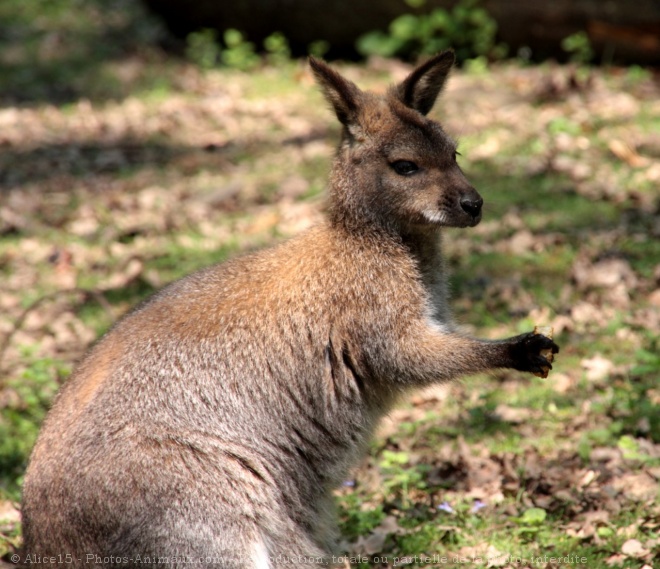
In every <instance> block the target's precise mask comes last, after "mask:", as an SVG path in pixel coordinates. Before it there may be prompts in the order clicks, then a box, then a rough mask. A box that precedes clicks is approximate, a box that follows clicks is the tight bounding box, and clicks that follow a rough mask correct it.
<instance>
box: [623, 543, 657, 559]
mask: <svg viewBox="0 0 660 569" xmlns="http://www.w3.org/2000/svg"><path fill="white" fill-rule="evenodd" d="M621 553H623V554H624V555H626V556H628V557H635V558H642V557H645V556H646V555H648V554H649V553H650V551H649V550H648V549H644V547H643V546H642V543H641V542H640V541H639V540H638V539H629V540H628V541H626V542H625V543H624V544H623V545H622V546H621Z"/></svg>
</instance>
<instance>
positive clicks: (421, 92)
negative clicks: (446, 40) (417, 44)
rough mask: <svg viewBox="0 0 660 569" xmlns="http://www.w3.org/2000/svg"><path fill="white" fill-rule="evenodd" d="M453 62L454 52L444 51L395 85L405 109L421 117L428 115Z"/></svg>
mask: <svg viewBox="0 0 660 569" xmlns="http://www.w3.org/2000/svg"><path fill="white" fill-rule="evenodd" d="M454 61H455V57H454V52H453V51H452V50H446V51H442V52H440V53H439V54H438V55H436V56H434V57H432V58H431V59H429V60H428V61H426V62H424V63H422V65H420V66H419V67H417V68H416V69H415V70H414V71H413V72H412V73H411V74H410V75H408V77H406V78H405V79H404V81H403V82H402V83H400V84H399V85H397V87H396V94H397V96H398V98H399V99H400V100H401V102H402V103H403V104H404V105H406V106H407V107H410V108H411V109H415V110H416V111H419V112H420V113H422V114H423V115H426V114H428V113H429V112H430V111H431V109H432V108H433V105H434V104H435V100H436V99H437V98H438V95H439V94H440V91H442V88H443V87H444V85H445V81H446V80H447V77H448V76H449V72H450V71H451V68H452V66H453V65H454Z"/></svg>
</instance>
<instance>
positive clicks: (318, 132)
mask: <svg viewBox="0 0 660 569" xmlns="http://www.w3.org/2000/svg"><path fill="white" fill-rule="evenodd" d="M340 67H341V70H342V72H344V73H345V74H346V75H347V76H348V77H350V78H351V79H353V80H354V81H356V82H357V83H358V84H360V85H361V86H363V87H369V88H374V89H384V88H385V87H386V86H387V85H388V84H389V83H390V82H392V81H397V80H400V79H401V78H402V77H403V76H405V74H406V72H407V71H408V70H409V67H407V66H406V65H404V64H401V63H396V62H390V61H383V60H372V61H370V62H369V64H367V65H350V66H348V65H342V66H340ZM101 72H103V73H106V74H108V75H109V76H112V77H113V81H114V83H113V84H112V85H113V86H114V87H113V89H114V90H112V93H111V96H107V95H104V94H103V93H100V92H99V89H98V88H95V89H90V90H88V91H85V89H84V83H82V84H81V85H82V87H80V89H79V91H80V92H76V93H75V94H74V95H75V96H74V95H71V96H69V95H68V94H67V96H66V97H59V95H58V96H56V95H57V93H56V94H55V95H53V94H52V93H50V94H49V92H48V89H47V88H45V87H44V93H41V91H38V92H36V95H35V94H34V93H32V95H34V96H29V97H27V96H26V98H27V99H29V100H19V99H20V98H19V99H16V100H14V101H10V102H8V103H7V104H6V105H5V106H4V107H3V108H2V109H0V203H1V208H0V275H1V278H0V413H1V415H0V555H2V554H5V558H6V559H10V556H11V552H12V551H13V548H15V547H16V546H17V545H18V544H19V543H20V525H19V523H18V512H17V508H18V499H19V495H20V483H21V475H22V473H23V471H24V468H25V463H26V457H27V455H28V453H29V450H30V448H31V445H32V444H33V442H34V439H35V436H36V433H37V429H38V425H39V423H40V421H41V420H42V419H43V416H44V413H45V410H46V409H47V407H48V405H49V403H50V401H51V400H52V397H53V395H54V393H55V392H56V390H57V388H58V386H59V385H60V384H61V383H62V382H64V381H65V380H66V377H67V376H68V374H69V373H70V371H71V368H72V366H73V365H74V362H75V361H76V359H77V358H79V357H80V356H81V354H82V353H83V352H84V350H85V349H86V347H87V346H89V345H90V343H91V342H93V341H94V339H95V338H97V337H98V336H99V335H100V334H101V333H102V332H103V331H104V330H106V329H107V328H108V327H109V326H110V324H111V323H112V322H113V321H115V320H116V319H117V318H118V317H119V316H120V315H121V314H122V313H124V312H125V311H126V310H128V309H129V308H130V307H131V306H133V305H135V303H136V302H138V301H139V300H140V299H142V298H144V297H145V296H147V295H148V294H150V293H152V292H154V291H155V290H157V289H158V288H159V287H161V286H162V285H163V284H165V283H167V282H170V281H171V280H173V279H175V278H177V277H179V276H181V275H184V274H186V273H189V272H190V271H192V270H194V269H197V268H199V267H203V266H206V265H208V264H211V263H213V262H218V261H222V260H224V259H226V258H228V257H230V256H232V255H236V254H240V253H241V252H243V251H246V250H251V249H254V248H258V247H262V246H267V245H268V244H271V243H274V242H277V241H280V240H282V239H285V238H287V237H289V236H291V235H295V234H296V233H298V232H300V231H303V230H305V228H307V227H309V226H310V225H312V224H314V223H315V222H317V221H318V220H319V219H320V218H321V216H322V215H323V190H324V185H325V183H326V179H327V174H328V169H329V162H330V160H331V157H332V154H333V151H334V146H335V144H336V142H337V140H338V133H339V129H338V126H337V124H336V121H335V119H334V117H333V116H332V114H331V112H330V111H329V110H328V109H327V108H326V105H325V104H324V102H323V101H322V97H321V95H320V94H319V93H318V90H317V89H316V88H315V86H314V84H313V81H312V77H311V75H310V73H309V71H308V70H307V68H306V66H305V64H304V62H280V63H279V64H278V65H264V66H262V67H260V68H258V69H257V70H255V71H253V72H251V73H244V72H240V71H235V70H230V69H211V70H207V71H202V70H200V69H199V68H197V67H195V66H194V65H191V64H190V63H186V62H185V61H182V60H173V59H169V58H166V57H165V56H163V55H162V54H158V53H147V54H140V55H135V56H132V57H125V58H122V59H118V60H115V61H113V62H111V63H109V64H108V67H107V68H104V69H99V70H95V75H94V77H97V76H100V74H101ZM136 78H139V80H138V79H136ZM26 93H27V94H28V95H29V94H30V93H31V92H29V90H28V91H26ZM58 93H59V92H58ZM659 95H660V87H659V83H658V77H657V75H656V76H655V77H654V76H653V74H651V73H650V72H648V71H645V70H642V69H638V68H631V69H612V68H608V69H585V68H581V67H573V66H562V67H560V66H556V65H552V64H545V65H541V66H534V67H528V66H524V65H522V64H519V63H516V62H512V63H507V64H499V65H494V66H491V67H488V68H486V67H484V66H483V65H482V64H480V63H477V64H474V65H471V66H470V65H468V66H467V67H466V68H465V69H463V70H460V71H457V72H456V73H455V74H454V76H453V78H452V79H451V80H450V83H449V85H448V88H447V89H446V91H445V93H444V95H443V98H442V100H441V101H440V103H439V104H438V105H437V107H436V109H435V110H434V111H433V116H434V117H435V118H437V119H439V120H440V121H441V122H442V123H443V125H444V126H445V129H446V130H447V131H448V132H449V133H450V134H452V135H453V136H455V137H457V138H458V139H459V141H460V144H459V151H460V153H461V156H460V158H459V163H460V164H461V166H462V168H463V169H464V170H465V172H466V174H467V175H468V178H469V179H470V180H471V181H472V182H473V184H474V185H475V187H476V188H477V189H478V190H479V191H480V193H481V194H482V196H483V197H484V200H485V206H484V220H483V222H482V223H481V224H480V225H479V226H477V227H476V228H474V229H461V230H458V229H456V230H448V231H447V232H446V238H445V242H446V249H447V255H448V259H449V267H450V269H451V272H452V275H453V276H452V294H453V298H454V300H453V305H454V307H455V311H456V315H457V319H458V320H459V322H461V323H462V324H463V325H464V326H465V329H466V330H468V331H470V332H471V333H474V334H476V335H479V336H483V337H491V338H500V337H506V336H511V335H513V334H516V333H521V332H524V331H528V330H531V329H532V328H533V327H534V326H535V325H552V326H553V327H554V332H555V338H556V340H557V342H558V343H559V344H560V346H561V353H560V354H559V357H558V359H557V361H556V364H555V368H554V370H553V371H552V372H551V373H550V375H549V377H548V378H547V379H540V378H535V377H531V376H530V377H528V376H525V375H522V374H519V373H517V372H513V371H503V372H498V373H494V374H490V375H483V376H477V377H471V378H465V379H464V380H463V381H461V382H458V383H455V384H452V385H450V386H444V387H441V388H436V389H433V390H430V391H427V392H424V393H416V394H413V395H412V396H411V397H410V399H409V400H408V401H405V402H404V403H402V405H401V406H399V407H398V408H397V409H396V410H395V411H394V412H393V413H392V414H391V416H390V417H389V418H388V419H387V420H386V421H385V422H384V424H383V425H382V428H381V429H380V431H379V433H378V436H377V438H376V439H375V441H374V443H373V445H372V446H371V449H370V454H369V457H368V458H366V459H365V461H364V462H363V463H362V464H361V466H360V467H359V468H358V469H357V470H356V471H355V473H354V474H353V475H352V477H351V479H350V480H347V481H346V483H345V486H344V487H343V488H342V489H340V491H338V503H339V506H340V508H339V509H340V515H341V521H342V532H343V539H344V543H343V544H344V546H345V549H346V551H347V553H348V554H349V555H350V556H352V559H348V560H347V561H349V562H350V561H352V562H353V566H355V567H394V566H403V565H406V566H413V567H427V566H431V567H445V566H466V567H467V566H486V565H489V566H496V567H515V568H520V567H561V566H565V565H582V566H585V567H590V568H598V567H610V566H612V567H622V568H635V569H638V568H642V567H646V568H647V569H649V568H650V567H651V566H652V564H653V559H654V557H657V556H658V555H659V554H660V540H659V539H658V537H657V535H658V530H659V529H660V506H659V505H658V497H659V491H658V488H659V484H658V482H659V481H660V387H659V386H658V385H659V384H658V378H659V376H660V356H659V355H658V354H659V353H660V340H659V339H658V338H659V335H660V334H659V333H660V193H659V192H658V188H659V187H660V98H659ZM3 519H4V520H5V521H2V520H3Z"/></svg>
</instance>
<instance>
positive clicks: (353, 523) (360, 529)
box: [339, 493, 385, 539]
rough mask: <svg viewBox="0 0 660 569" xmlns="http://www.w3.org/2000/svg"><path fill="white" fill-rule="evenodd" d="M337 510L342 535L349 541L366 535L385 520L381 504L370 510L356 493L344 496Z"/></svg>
mask: <svg viewBox="0 0 660 569" xmlns="http://www.w3.org/2000/svg"><path fill="white" fill-rule="evenodd" d="M339 509H340V511H339V517H340V519H341V528H342V535H344V536H346V537H348V538H349V539H357V538H358V537H360V536H361V535H368V534H369V533H370V532H371V531H373V530H374V529H375V528H376V527H378V526H379V525H380V523H381V522H382V521H383V519H384V518H385V512H384V511H383V504H382V503H381V502H378V503H377V505H376V506H375V507H373V508H371V507H369V506H368V505H367V503H365V502H364V500H363V499H362V497H361V496H360V495H359V494H357V493H351V494H347V495H346V496H344V498H343V499H342V500H341V501H340V503H339Z"/></svg>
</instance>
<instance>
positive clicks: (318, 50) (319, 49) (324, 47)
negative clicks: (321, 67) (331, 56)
mask: <svg viewBox="0 0 660 569" xmlns="http://www.w3.org/2000/svg"><path fill="white" fill-rule="evenodd" d="M329 49H330V42H327V41H325V40H316V41H313V42H312V43H310V44H309V45H308V46H307V53H309V55H313V56H314V57H323V56H324V55H325V54H326V53H327V52H328V50H329Z"/></svg>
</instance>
